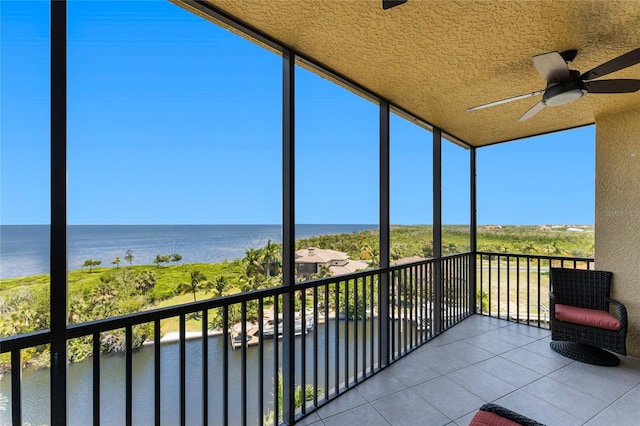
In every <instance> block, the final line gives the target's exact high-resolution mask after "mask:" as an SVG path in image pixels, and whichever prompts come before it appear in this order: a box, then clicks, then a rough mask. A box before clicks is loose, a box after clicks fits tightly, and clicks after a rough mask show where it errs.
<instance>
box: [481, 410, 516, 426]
mask: <svg viewBox="0 0 640 426" xmlns="http://www.w3.org/2000/svg"><path fill="white" fill-rule="evenodd" d="M469 426H520V423H516V422H514V421H512V420H509V419H507V418H505V417H502V416H499V415H498V414H496V413H490V412H488V411H482V410H480V411H478V412H477V413H476V415H475V416H473V419H471V423H469Z"/></svg>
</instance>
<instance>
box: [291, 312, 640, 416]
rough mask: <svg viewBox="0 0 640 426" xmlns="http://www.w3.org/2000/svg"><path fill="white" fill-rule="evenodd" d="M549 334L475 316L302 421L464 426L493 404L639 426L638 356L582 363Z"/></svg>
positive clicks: (534, 413)
mask: <svg viewBox="0 0 640 426" xmlns="http://www.w3.org/2000/svg"><path fill="white" fill-rule="evenodd" d="M550 341H551V339H550V337H549V331H548V330H544V329H538V328H534V327H529V326H526V325H521V324H515V323H510V322H507V321H503V320H499V319H496V318H488V317H485V316H481V315H474V316H472V317H470V318H468V319H467V320H465V321H463V322H462V323H461V324H458V325H457V326H455V327H453V328H452V329H450V330H448V331H446V332H445V333H443V334H442V335H440V336H438V337H437V338H435V339H433V340H432V341H431V342H429V343H427V344H426V345H424V346H422V347H420V348H419V349H417V350H415V351H414V352H412V353H411V354H410V355H408V356H406V357H405V358H403V359H401V360H400V361H397V362H396V363H394V364H393V365H391V366H390V367H389V368H387V369H385V370H384V371H382V372H380V373H378V374H377V375H375V376H373V377H371V378H370V379H368V380H367V381H365V382H364V383H362V384H360V385H359V386H357V387H356V388H353V389H351V390H349V391H348V392H346V393H344V394H343V395H341V396H340V397H338V398H337V399H336V400H334V401H332V402H331V403H329V404H327V405H325V406H323V407H321V408H320V409H319V410H317V411H316V412H314V413H311V414H310V415H308V416H307V417H306V418H305V419H303V420H302V421H301V422H299V423H297V424H302V425H317V426H320V425H326V426H329V425H339V426H346V425H367V426H374V425H465V426H466V425H468V424H469V421H470V420H471V418H472V417H473V415H474V414H475V412H476V410H477V409H478V407H480V406H481V405H482V404H484V403H485V402H493V403H496V404H499V405H502V406H504V407H506V408H509V409H511V410H514V411H517V412H519V413H521V414H524V415H526V416H528V417H531V418H532V419H535V420H537V421H539V422H541V423H544V424H547V425H560V426H571V425H593V426H595V425H603V426H605V425H606V426H612V425H615V426H626V425H629V426H636V425H637V426H640V359H637V358H632V357H621V363H620V365H619V366H618V367H613V368H612V367H598V366H593V365H588V364H583V363H580V362H576V361H573V360H570V359H568V358H565V357H563V356H561V355H558V354H556V353H555V352H553V351H552V350H551V349H550V348H549V342H550Z"/></svg>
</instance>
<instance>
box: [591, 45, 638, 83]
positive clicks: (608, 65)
mask: <svg viewBox="0 0 640 426" xmlns="http://www.w3.org/2000/svg"><path fill="white" fill-rule="evenodd" d="M639 62H640V48H638V49H635V50H632V51H631V52H627V53H625V54H624V55H620V56H618V57H617V58H614V59H612V60H610V61H607V62H605V63H604V64H601V65H598V66H597V67H595V68H593V69H591V70H589V71H587V72H585V73H584V74H582V75H581V76H580V79H581V80H593V79H594V78H598V77H602V76H605V75H607V74H611V73H612V72H615V71H618V70H621V69H623V68H627V67H630V66H631V65H635V64H637V63H639Z"/></svg>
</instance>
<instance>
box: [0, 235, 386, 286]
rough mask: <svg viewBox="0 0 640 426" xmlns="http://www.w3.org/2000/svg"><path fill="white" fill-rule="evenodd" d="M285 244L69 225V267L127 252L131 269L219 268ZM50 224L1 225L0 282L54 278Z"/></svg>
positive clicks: (244, 237) (247, 237)
mask: <svg viewBox="0 0 640 426" xmlns="http://www.w3.org/2000/svg"><path fill="white" fill-rule="evenodd" d="M370 229H377V226H376V225H297V226H296V238H307V237H311V236H317V235H326V234H341V233H352V232H360V231H364V230H370ZM269 240H271V241H273V242H277V243H280V242H282V227H281V226H280V225H70V226H69V228H68V243H67V244H68V265H69V266H68V268H69V270H74V269H80V268H82V264H83V263H84V261H85V260H87V259H93V260H101V261H102V265H101V266H107V267H108V266H111V261H112V260H114V259H115V257H116V256H120V260H121V261H122V265H126V264H127V262H126V261H125V259H124V255H125V252H126V251H127V250H132V251H133V256H134V259H133V262H132V265H151V264H152V262H153V260H154V259H155V257H156V255H158V254H173V253H179V254H180V255H181V256H182V260H181V261H180V262H181V263H182V262H184V263H217V262H221V261H223V260H225V259H227V260H233V259H237V258H242V257H244V254H245V251H246V250H248V249H250V248H261V247H264V246H265V245H267V242H268V241H269ZM49 256H50V247H49V226H48V225H1V226H0V279H2V278H14V277H23V276H28V275H36V274H48V273H49Z"/></svg>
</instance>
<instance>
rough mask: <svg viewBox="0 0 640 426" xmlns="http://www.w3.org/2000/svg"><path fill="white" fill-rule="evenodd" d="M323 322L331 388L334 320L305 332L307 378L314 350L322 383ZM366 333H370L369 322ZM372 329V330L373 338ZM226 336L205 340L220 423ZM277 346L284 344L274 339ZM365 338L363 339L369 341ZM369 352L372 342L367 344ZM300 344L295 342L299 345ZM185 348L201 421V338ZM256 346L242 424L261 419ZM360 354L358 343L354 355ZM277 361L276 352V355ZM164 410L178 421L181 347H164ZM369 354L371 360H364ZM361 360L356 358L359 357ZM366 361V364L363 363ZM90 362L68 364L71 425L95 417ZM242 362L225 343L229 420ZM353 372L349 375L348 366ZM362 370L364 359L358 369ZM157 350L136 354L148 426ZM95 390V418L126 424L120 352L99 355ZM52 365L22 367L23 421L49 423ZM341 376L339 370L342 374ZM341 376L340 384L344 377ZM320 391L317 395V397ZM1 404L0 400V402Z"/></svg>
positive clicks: (267, 348) (270, 344) (268, 346)
mask: <svg viewBox="0 0 640 426" xmlns="http://www.w3.org/2000/svg"><path fill="white" fill-rule="evenodd" d="M325 327H328V328H329V340H328V342H329V354H330V355H329V360H328V361H329V373H330V374H329V376H330V377H329V388H331V387H333V386H334V377H333V374H334V371H335V358H336V352H335V336H336V323H335V321H333V320H331V321H329V322H327V324H319V326H318V328H317V329H316V330H315V331H312V332H310V333H309V334H308V335H307V336H306V344H307V346H306V354H307V357H306V359H307V366H306V371H307V382H308V383H312V381H313V354H314V353H317V354H318V357H319V363H318V364H319V367H320V368H319V371H318V380H319V385H320V386H324V371H325V370H324V358H323V357H324V350H325V349H324V348H325V343H324V336H325ZM345 327H348V328H349V335H350V336H351V341H352V344H353V335H354V332H353V327H354V323H353V322H346V321H338V323H337V328H338V333H339V334H340V336H342V337H341V343H340V350H339V366H340V368H341V370H344V356H345V351H344V343H343V339H344V332H345ZM358 327H359V336H360V337H359V340H360V344H362V324H359V326H358ZM365 328H366V333H367V335H368V333H369V332H370V329H369V324H368V321H367V324H366V327H365ZM376 330H377V326H376V327H375V328H374V331H373V335H374V336H377V331H376ZM314 333H318V346H317V348H316V347H314ZM223 338H226V336H214V337H209V354H208V358H207V361H208V365H209V416H210V419H209V420H210V421H209V424H212V425H215V424H222V395H223V389H222V371H221V367H220V366H221V365H222V359H223V356H222V355H223V342H222V339H223ZM301 339H302V338H301V337H298V338H296V345H300V342H301ZM277 342H278V343H277V344H278V348H279V351H281V350H282V342H281V341H277ZM367 342H368V341H367ZM274 343H275V342H274V340H265V342H264V361H263V363H264V377H263V383H264V387H265V390H264V394H263V398H264V403H265V413H263V414H266V410H267V409H268V408H270V407H271V408H272V401H273V396H272V395H273V382H272V376H273V365H274V347H275V345H274ZM366 346H367V351H368V349H369V344H368V343H367V345H366ZM297 347H298V348H299V346H297ZM186 351H187V362H186V364H187V371H186V381H187V395H186V396H187V424H202V413H201V410H202V408H201V407H202V341H201V340H200V339H195V340H190V341H188V342H187V345H186ZM353 353H354V351H353V349H352V350H351V351H349V357H350V358H349V365H350V366H353V362H354V360H353ZM258 354H259V352H258V347H257V346H253V347H249V348H247V419H248V421H247V423H248V424H256V423H257V421H258V418H259V417H258V416H259V413H258V402H257V401H258V380H259V372H258V364H259V356H258ZM300 354H301V351H300V350H298V351H297V355H298V356H297V359H296V365H297V366H298V367H297V368H298V370H297V377H298V380H299V377H300V372H301V370H300V365H301V363H300V361H301V357H300ZM361 357H362V347H361V348H360V355H359V358H361ZM374 357H375V362H377V345H375V346H374ZM280 358H281V355H280ZM160 359H161V379H160V380H161V389H162V391H161V399H162V404H161V412H162V423H163V424H169V425H173V424H180V409H179V401H180V394H179V391H180V376H179V365H180V362H179V361H180V355H179V345H178V344H167V345H163V346H162V349H161V355H160ZM368 359H369V358H368ZM358 362H361V360H360V359H359V360H358ZM367 362H369V361H367ZM92 363H93V361H92V360H91V359H89V360H86V361H83V362H79V363H75V364H71V365H70V367H69V379H68V380H69V382H68V386H69V411H68V413H69V424H70V425H88V424H91V423H92V421H93V417H92V411H91V406H92V398H93V395H92V374H93V369H92ZM241 365H242V351H241V350H235V351H234V350H232V349H231V348H229V392H228V395H229V404H230V407H229V423H230V424H239V423H240V421H241V418H240V405H239V401H240V394H241V388H240V380H241V379H240V371H241ZM350 368H351V374H353V367H350ZM359 368H361V364H360V367H359ZM153 372H154V351H153V345H151V346H145V347H143V348H142V349H141V350H139V351H138V352H136V353H135V354H134V356H133V407H134V409H133V424H135V425H147V424H148V425H152V424H153V423H154V411H153V410H154V394H153V392H154V382H153ZM100 373H101V374H100V377H101V379H100V380H101V382H100V392H101V402H100V404H101V411H100V420H101V423H102V424H104V425H121V424H124V423H125V417H124V415H125V357H124V356H123V355H122V354H115V355H105V356H102V357H101V359H100ZM49 374H50V372H49V369H46V368H45V369H40V370H35V369H26V370H24V371H23V395H22V398H23V402H22V404H23V405H22V407H23V421H24V422H27V423H30V424H34V425H36V424H37V425H39V424H48V423H49V407H50V403H49ZM342 374H344V372H343V373H342ZM10 379H11V376H10V375H9V374H7V375H5V376H4V377H3V378H2V379H0V398H2V399H0V400H4V401H8V400H9V396H10V395H11V389H10V388H11V383H10V381H11V380H10ZM339 380H340V381H344V377H343V376H341V377H340V379H339ZM323 396H324V395H320V397H319V399H320V400H322V397H323ZM8 405H9V403H8V402H5V407H4V408H5V410H2V409H0V425H9V424H11V417H10V409H9V408H8ZM0 406H1V405H0Z"/></svg>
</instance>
